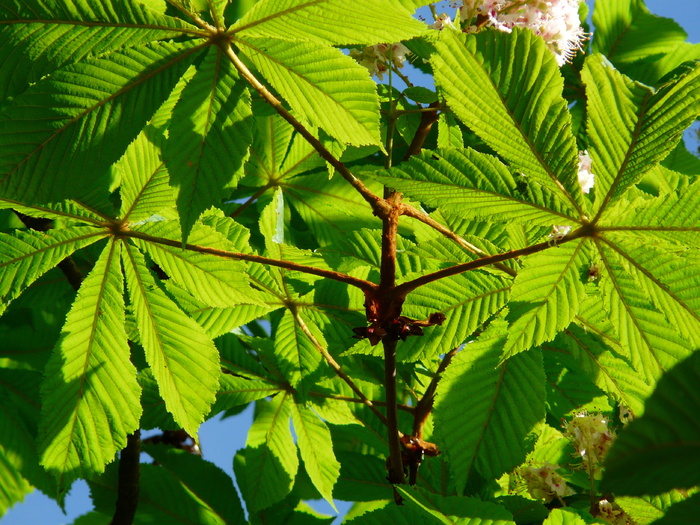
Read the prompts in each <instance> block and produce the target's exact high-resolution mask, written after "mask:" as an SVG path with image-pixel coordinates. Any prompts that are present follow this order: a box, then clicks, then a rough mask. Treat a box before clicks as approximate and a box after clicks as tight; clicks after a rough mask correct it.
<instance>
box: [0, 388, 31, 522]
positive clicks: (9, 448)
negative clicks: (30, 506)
mask: <svg viewBox="0 0 700 525" xmlns="http://www.w3.org/2000/svg"><path fill="white" fill-rule="evenodd" d="M3 401H4V399H3ZM32 443H33V437H32V435H31V434H30V433H29V432H28V431H27V428H26V426H25V425H24V424H23V422H22V421H21V420H20V419H19V418H18V417H17V413H16V412H15V410H13V409H12V408H11V407H10V406H6V405H5V404H4V403H3V404H2V405H0V487H2V489H0V517H2V516H3V515H5V513H6V512H7V510H8V509H9V508H10V507H12V506H13V505H14V504H15V503H18V502H21V501H23V500H24V496H25V495H26V494H28V493H29V492H31V490H32V486H31V485H30V484H29V482H28V481H27V480H26V479H24V477H23V476H22V466H23V464H27V463H32V462H36V461H37V458H36V451H35V450H34V447H32V446H31V445H32Z"/></svg>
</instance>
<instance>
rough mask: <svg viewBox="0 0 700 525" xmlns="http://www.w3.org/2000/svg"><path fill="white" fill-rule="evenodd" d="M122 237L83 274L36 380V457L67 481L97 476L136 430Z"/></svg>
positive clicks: (135, 387)
mask: <svg viewBox="0 0 700 525" xmlns="http://www.w3.org/2000/svg"><path fill="white" fill-rule="evenodd" d="M120 247H121V243H120V242H119V241H111V242H110V243H109V244H107V246H106V247H105V248H104V250H103V251H102V254H101V255H100V258H99V260H98V261H97V263H96V264H95V266H94V268H93V269H92V271H91V272H90V274H89V275H88V276H87V277H86V278H85V281H84V282H83V284H82V286H81V287H80V291H79V292H78V297H77V298H76V300H75V303H73V307H72V308H71V311H70V312H69V313H68V316H67V318H66V324H65V326H64V331H63V333H62V334H61V339H60V340H59V342H58V344H57V346H56V348H55V349H54V352H53V354H52V355H51V358H50V359H49V362H48V364H47V365H46V379H45V381H44V383H43V385H42V388H41V392H42V397H43V405H42V423H41V427H40V432H39V449H40V451H41V460H42V464H43V465H44V467H46V469H47V470H49V471H50V472H52V473H54V474H55V475H56V476H57V477H58V479H59V486H62V487H64V488H65V487H66V486H67V485H68V484H69V483H70V481H72V480H73V479H75V478H76V477H90V476H91V475H95V474H99V473H100V472H102V471H103V470H104V468H105V465H106V464H107V463H109V462H111V461H112V460H113V459H114V455H115V454H116V452H117V451H118V450H120V449H122V448H124V447H125V446H126V435H127V434H128V433H130V432H133V431H134V430H135V429H137V428H138V425H139V417H140V415H141V406H140V404H139V396H140V393H141V389H140V388H139V385H138V383H137V381H136V368H135V367H134V365H133V364H131V361H130V349H129V345H128V344H127V336H126V331H125V328H124V317H125V312H124V299H123V295H124V285H123V277H122V272H121V268H120V264H119V254H120V251H121V250H120Z"/></svg>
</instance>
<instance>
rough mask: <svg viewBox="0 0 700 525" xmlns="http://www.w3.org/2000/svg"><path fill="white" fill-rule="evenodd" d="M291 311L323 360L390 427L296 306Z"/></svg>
mask: <svg viewBox="0 0 700 525" xmlns="http://www.w3.org/2000/svg"><path fill="white" fill-rule="evenodd" d="M288 307H289V311H290V312H291V313H292V315H293V316H294V319H295V320H296V322H297V323H298V324H299V328H301V331H302V332H304V334H306V337H308V338H309V340H310V341H311V343H312V344H313V345H314V346H315V347H316V350H318V351H319V353H320V354H321V355H322V356H323V358H324V359H325V360H326V362H327V363H328V364H329V365H330V367H331V368H332V369H333V371H334V372H335V373H336V375H337V376H338V377H340V378H341V379H342V380H343V381H345V383H346V384H347V385H348V386H349V387H350V389H351V390H352V391H353V392H355V394H356V395H357V397H358V398H359V400H360V402H361V403H362V404H364V405H365V406H366V407H367V408H369V409H370V410H371V411H372V413H373V414H374V415H375V416H377V417H378V418H379V420H380V421H381V422H382V423H383V424H384V425H388V422H387V419H386V417H385V416H384V414H382V412H381V410H379V409H378V408H377V407H376V406H374V403H372V401H371V400H370V399H369V398H368V397H367V396H366V395H365V394H364V393H363V392H362V390H360V387H358V386H357V385H356V384H355V382H354V381H353V380H352V378H351V377H350V376H349V375H347V374H346V373H345V371H344V370H343V368H342V367H341V366H340V364H339V363H338V362H337V361H336V360H335V359H333V356H332V355H331V354H329V353H328V350H326V349H325V348H324V347H323V345H322V344H321V343H319V342H318V339H316V337H314V334H312V333H311V330H309V327H308V326H306V323H305V322H304V320H303V319H302V318H301V316H300V315H299V312H298V310H297V308H296V306H295V305H289V306H288Z"/></svg>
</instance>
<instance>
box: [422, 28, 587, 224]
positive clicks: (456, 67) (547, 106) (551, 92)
mask: <svg viewBox="0 0 700 525" xmlns="http://www.w3.org/2000/svg"><path fill="white" fill-rule="evenodd" d="M440 37H441V38H440V41H439V42H438V43H437V44H436V48H437V50H438V53H437V54H436V55H435V56H434V67H435V81H436V83H437V85H438V87H439V88H440V91H441V93H442V94H443V95H444V97H445V100H446V101H447V103H448V104H449V106H450V109H451V110H452V111H454V113H455V115H457V117H458V118H459V119H460V120H461V121H462V122H464V123H465V124H466V125H467V126H468V127H469V128H470V129H473V130H474V131H475V132H476V134H477V135H479V137H481V138H482V139H483V140H484V141H485V142H486V143H487V144H488V145H489V146H491V147H492V148H493V149H494V150H495V151H496V152H497V153H498V154H499V155H501V156H502V157H503V158H505V159H506V160H507V161H508V162H510V163H511V165H512V166H513V167H514V168H516V169H517V170H519V171H521V172H522V173H524V174H525V176H526V177H529V178H531V179H532V180H533V181H535V182H537V183H539V184H541V185H542V186H543V187H544V188H547V189H548V190H550V191H551V192H552V194H553V195H554V196H555V197H556V198H558V199H559V201H560V202H561V204H560V205H561V206H562V207H563V208H565V209H566V210H568V211H569V215H571V216H572V217H577V216H579V215H581V213H582V207H583V205H584V204H583V196H582V193H581V188H580V186H579V183H578V149H577V147H576V142H575V140H574V136H573V133H572V131H571V116H570V114H569V112H568V110H567V107H566V101H565V100H564V98H563V97H562V90H563V87H564V83H563V79H562V77H561V75H560V73H559V68H558V67H557V64H556V61H555V59H554V56H553V54H552V52H551V51H550V50H549V49H548V48H547V46H546V45H545V43H544V41H543V40H542V38H540V37H538V36H537V35H535V33H534V32H532V31H530V30H527V29H520V28H517V27H516V28H514V30H513V32H512V33H504V32H501V31H496V30H487V31H482V32H480V33H478V34H476V35H465V34H457V33H454V32H452V31H442V32H441V33H440ZM506 66H507V70H508V74H505V70H504V68H505V67H506Z"/></svg>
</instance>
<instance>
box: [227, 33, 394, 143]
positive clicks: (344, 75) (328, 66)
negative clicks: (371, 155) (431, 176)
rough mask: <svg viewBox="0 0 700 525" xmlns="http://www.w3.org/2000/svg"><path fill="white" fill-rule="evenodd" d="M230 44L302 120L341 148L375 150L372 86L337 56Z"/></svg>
mask: <svg viewBox="0 0 700 525" xmlns="http://www.w3.org/2000/svg"><path fill="white" fill-rule="evenodd" d="M235 43H236V45H237V46H238V47H239V48H240V49H241V52H242V53H243V54H244V55H245V56H246V58H248V59H249V60H250V62H251V63H252V64H253V65H254V66H255V67H256V68H257V69H258V71H260V73H261V74H262V76H263V77H265V79H267V81H268V82H269V83H270V84H271V85H272V87H273V88H275V90H277V91H278V92H279V93H280V94H281V95H282V97H284V99H285V100H287V102H289V105H290V106H291V107H292V109H294V110H295V111H296V112H298V113H299V114H300V116H301V117H302V118H303V119H304V120H306V121H307V122H310V123H311V124H312V125H314V126H318V127H320V128H322V129H323V130H324V131H326V132H327V133H328V134H329V135H331V136H332V137H334V138H336V139H338V140H339V141H341V142H343V143H347V144H353V145H357V146H361V145H366V144H376V145H380V144H381V138H380V136H379V99H378V97H377V92H376V84H375V83H374V82H373V81H372V79H371V78H370V77H369V75H368V73H367V70H366V69H365V68H364V67H362V66H360V65H359V64H358V63H357V62H355V61H354V60H353V59H352V58H350V57H349V56H347V55H345V54H343V52H342V51H340V50H339V49H335V48H332V47H327V46H325V45H323V44H318V43H316V42H290V41H287V40H282V39H272V38H245V39H241V40H237V41H235Z"/></svg>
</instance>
